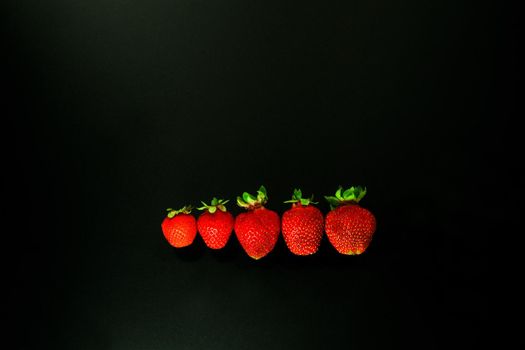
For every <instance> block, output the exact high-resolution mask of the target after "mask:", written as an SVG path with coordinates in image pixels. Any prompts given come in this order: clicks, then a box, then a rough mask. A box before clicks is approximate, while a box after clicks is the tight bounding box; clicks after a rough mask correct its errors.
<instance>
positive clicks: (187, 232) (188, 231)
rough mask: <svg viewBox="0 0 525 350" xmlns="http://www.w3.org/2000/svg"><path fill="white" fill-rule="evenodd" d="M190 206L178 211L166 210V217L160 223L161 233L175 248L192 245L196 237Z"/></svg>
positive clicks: (195, 226)
mask: <svg viewBox="0 0 525 350" xmlns="http://www.w3.org/2000/svg"><path fill="white" fill-rule="evenodd" d="M191 209H192V208H191V206H185V207H183V208H181V209H179V210H174V209H171V208H169V209H167V211H168V215H167V216H166V217H165V218H164V220H163V221H162V224H161V227H162V233H164V237H166V240H167V241H168V242H169V244H171V245H172V246H174V247H175V248H182V247H186V246H189V245H190V244H191V243H193V240H194V239H195V236H196V235H197V224H196V221H195V217H194V216H193V215H191V214H190V213H191Z"/></svg>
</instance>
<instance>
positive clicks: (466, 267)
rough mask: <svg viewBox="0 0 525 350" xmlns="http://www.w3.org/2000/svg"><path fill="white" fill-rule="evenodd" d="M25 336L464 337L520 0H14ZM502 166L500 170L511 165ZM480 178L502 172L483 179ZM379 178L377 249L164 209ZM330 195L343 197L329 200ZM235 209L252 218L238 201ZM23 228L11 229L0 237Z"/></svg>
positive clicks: (479, 323)
mask: <svg viewBox="0 0 525 350" xmlns="http://www.w3.org/2000/svg"><path fill="white" fill-rule="evenodd" d="M2 7H3V8H4V9H5V11H4V10H3V11H2V17H3V21H2V23H3V24H2V25H3V27H4V29H6V31H5V32H6V33H7V41H6V42H5V43H6V44H5V48H6V50H5V55H4V56H5V58H7V60H8V65H7V73H8V80H7V84H8V86H9V91H10V93H9V94H8V95H6V96H5V97H7V99H6V102H7V103H6V104H5V106H6V108H5V109H4V111H5V116H6V117H7V118H6V120H8V121H9V123H8V124H7V125H8V126H13V128H12V129H9V130H10V132H11V133H12V135H14V136H15V137H14V139H15V141H14V142H12V143H10V145H9V146H8V148H6V150H7V160H9V161H11V162H12V164H13V166H11V167H9V168H8V169H9V170H8V171H6V173H8V174H9V175H11V178H12V179H13V180H16V181H12V182H7V183H5V184H6V186H7V187H11V189H12V188H14V189H15V191H14V192H15V194H14V195H13V196H10V197H6V198H5V201H6V203H9V204H10V205H9V207H10V209H9V210H8V211H6V212H5V213H7V214H8V216H9V217H10V218H11V219H12V220H14V221H15V223H16V229H14V230H12V231H9V232H10V233H7V234H6V235H9V238H14V239H13V240H12V241H13V243H12V244H11V243H10V244H6V245H5V247H4V249H5V250H6V254H4V255H8V254H7V253H13V255H14V256H15V257H14V258H10V260H9V262H8V264H7V265H6V266H7V267H8V271H9V274H8V277H9V283H8V291H9V293H10V294H9V295H10V299H9V300H10V301H12V302H10V303H9V304H10V305H11V306H14V308H13V312H14V313H13V315H12V316H13V317H12V318H11V319H12V325H13V326H14V332H12V333H11V334H12V335H13V336H14V337H15V338H16V344H17V345H18V346H17V347H18V348H23V349H28V348H34V347H35V346H38V347H40V348H52V349H63V348H69V349H168V348H169V349H232V348H233V349H273V348H275V349H289V348H304V349H310V348H311V349H313V348H352V349H354V348H356V349H368V348H370V349H378V348H380V349H388V348H399V347H417V348H422V349H434V348H449V347H451V346H452V345H460V346H463V347H464V348H471V347H474V346H475V345H477V344H479V343H481V342H482V340H483V336H482V335H483V332H484V327H485V323H486V322H487V321H488V316H487V311H486V309H487V295H486V289H485V288H484V283H486V281H483V276H484V274H485V273H486V269H487V254H486V253H487V243H488V235H487V232H488V231H489V230H490V229H491V227H492V226H491V225H495V224H496V222H493V218H497V217H498V215H500V214H502V212H503V210H504V209H503V208H502V207H501V206H500V205H498V203H492V204H491V212H492V214H493V216H490V217H489V218H487V217H484V215H483V214H482V209H483V206H484V203H486V198H487V192H490V191H498V189H497V188H494V187H493V185H494V183H493V179H494V177H495V176H497V175H503V176H504V178H505V180H506V181H513V178H512V175H511V172H510V171H508V172H507V171H506V170H502V169H501V168H499V167H497V166H496V164H495V163H493V162H492V160H491V159H493V157H494V156H496V155H498V154H499V152H501V150H502V141H503V138H504V137H505V134H506V132H507V120H508V118H510V115H511V114H512V113H513V103H514V101H515V94H514V90H513V82H514V81H515V78H514V67H515V63H516V58H515V57H516V56H515V53H514V52H515V51H514V48H515V43H516V41H515V38H514V37H513V36H512V34H511V32H512V29H513V28H512V26H513V24H514V17H513V16H509V15H508V14H509V13H511V11H510V9H507V10H505V9H501V8H496V7H494V6H493V5H491V4H489V3H486V4H484V3H479V2H475V3H474V2H472V3H469V2H464V1H437V0H436V1H405V2H389V1H340V2H332V1H323V2H321V1H315V2H314V1H311V2H304V1H303V2H295V3H294V2H288V1H275V2H270V1H167V0H151V1H131V0H128V1H124V0H120V1H116V0H111V1H108V0H105V1H102V0H99V1H71V0H69V1H65V0H64V1H59V0H53V1H23V2H22V1H7V2H3V6H2ZM496 169H497V170H496ZM487 175H488V177H487ZM261 184H264V185H266V187H267V189H268V192H269V197H270V202H269V205H268V206H269V207H270V208H272V209H275V210H277V211H279V212H281V213H282V212H283V211H284V210H285V209H286V205H284V204H282V201H284V200H286V199H289V197H290V195H291V192H292V190H293V188H294V187H301V188H302V190H303V192H305V193H307V194H310V193H314V194H315V195H316V198H317V199H322V195H327V194H332V193H333V192H334V191H335V190H336V188H337V186H338V185H343V186H350V185H354V184H356V185H357V184H361V185H366V186H367V188H368V190H369V193H368V195H367V196H366V197H365V199H364V200H363V201H362V205H363V206H365V207H367V208H369V209H370V210H372V211H373V212H374V213H375V215H376V217H377V220H378V230H377V232H376V235H375V237H374V240H373V242H372V244H371V246H370V248H369V249H368V250H367V252H366V253H365V254H363V255H362V256H359V257H347V256H342V255H338V254H337V253H336V251H335V250H334V249H333V248H332V247H331V246H330V244H329V243H328V241H327V240H326V239H325V240H323V243H322V246H321V249H320V251H319V253H318V254H316V255H314V256H311V257H295V256H293V255H292V254H291V253H289V252H288V251H287V249H286V247H285V244H284V242H283V240H282V238H280V240H279V242H278V244H277V246H276V248H275V250H274V251H273V252H272V253H271V254H270V255H268V256H267V257H265V258H264V259H262V260H260V261H253V260H251V259H250V258H248V257H247V256H246V254H245V253H244V252H243V251H242V249H241V247H240V245H239V243H238V242H237V240H236V238H235V237H232V239H231V240H230V242H229V244H228V246H227V247H226V248H225V249H224V250H222V251H217V252H214V251H210V250H208V249H206V248H205V246H204V244H203V242H202V240H201V239H200V238H199V237H198V238H197V239H196V241H195V243H194V244H193V246H191V247H189V248H186V249H181V250H176V249H174V248H171V247H170V246H169V245H168V244H167V243H166V242H165V240H164V238H163V237H162V234H161V230H160V222H161V221H162V219H163V217H164V214H165V212H164V209H165V208H166V207H180V206H182V205H184V204H188V203H191V204H198V201H199V200H209V199H210V198H211V197H212V196H219V197H221V198H229V199H234V198H235V196H237V195H238V194H240V193H242V192H243V191H249V192H255V191H256V190H257V188H258V187H259V185H261ZM319 206H320V207H321V209H322V210H323V211H324V212H327V210H328V207H327V205H326V203H325V202H324V201H323V200H320V204H319ZM230 210H231V211H232V212H234V213H239V212H240V210H239V209H238V208H235V206H234V203H233V201H232V204H231V205H230ZM6 242H11V240H6Z"/></svg>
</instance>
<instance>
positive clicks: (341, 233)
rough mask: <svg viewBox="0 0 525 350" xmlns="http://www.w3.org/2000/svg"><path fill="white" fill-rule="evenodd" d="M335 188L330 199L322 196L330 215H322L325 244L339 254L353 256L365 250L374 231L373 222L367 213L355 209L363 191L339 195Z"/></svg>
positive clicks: (352, 191)
mask: <svg viewBox="0 0 525 350" xmlns="http://www.w3.org/2000/svg"><path fill="white" fill-rule="evenodd" d="M341 191H342V187H339V189H338V190H337V192H336V193H335V197H334V196H330V197H329V196H326V197H325V198H326V200H327V201H328V202H329V203H330V207H331V209H332V210H331V211H330V212H329V213H328V214H327V215H326V220H325V231H326V235H327V236H328V240H329V241H330V243H332V245H333V246H334V248H335V249H336V250H337V251H338V252H339V253H341V254H347V255H356V254H361V253H362V252H364V251H365V250H366V248H367V247H368V245H369V244H370V241H371V240H372V236H373V234H374V232H375V230H376V219H375V217H374V215H373V214H372V213H371V212H370V211H369V210H367V209H365V208H362V207H360V206H359V204H358V203H359V201H360V200H361V199H362V198H363V197H364V196H365V194H366V188H362V187H360V186H357V187H350V188H349V189H347V190H346V191H344V192H343V193H342V194H341Z"/></svg>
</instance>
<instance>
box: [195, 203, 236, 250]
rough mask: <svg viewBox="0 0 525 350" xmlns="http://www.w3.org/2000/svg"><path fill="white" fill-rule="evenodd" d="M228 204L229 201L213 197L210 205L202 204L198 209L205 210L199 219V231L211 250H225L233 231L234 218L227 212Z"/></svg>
mask: <svg viewBox="0 0 525 350" xmlns="http://www.w3.org/2000/svg"><path fill="white" fill-rule="evenodd" d="M226 203H228V201H224V200H222V199H217V198H215V197H213V199H212V200H211V204H210V205H208V204H206V203H204V202H202V204H203V206H202V207H200V208H197V209H199V210H205V211H204V212H203V213H202V214H201V215H200V216H199V218H198V219H197V229H198V230H199V233H200V235H201V237H202V239H203V240H204V243H206V245H207V246H208V247H209V248H211V249H221V248H224V246H225V245H226V243H228V239H229V238H230V236H231V233H232V230H233V221H234V220H233V216H232V214H230V213H229V212H228V211H227V210H226V207H225V204H226ZM217 209H218V210H217Z"/></svg>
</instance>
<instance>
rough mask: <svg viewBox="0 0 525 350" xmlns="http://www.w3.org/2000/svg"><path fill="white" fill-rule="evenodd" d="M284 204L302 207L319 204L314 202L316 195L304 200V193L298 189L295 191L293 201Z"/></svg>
mask: <svg viewBox="0 0 525 350" xmlns="http://www.w3.org/2000/svg"><path fill="white" fill-rule="evenodd" d="M284 203H294V205H296V204H300V205H304V206H307V205H310V203H312V204H317V203H318V202H314V195H313V194H312V195H311V196H310V198H303V193H302V191H301V190H300V189H298V188H296V189H294V190H293V195H292V199H290V200H287V201H285V202H284Z"/></svg>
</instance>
